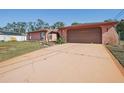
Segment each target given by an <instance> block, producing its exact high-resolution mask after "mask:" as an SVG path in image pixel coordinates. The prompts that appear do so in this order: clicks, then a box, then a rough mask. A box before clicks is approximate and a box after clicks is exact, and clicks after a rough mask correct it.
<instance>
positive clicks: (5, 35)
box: [0, 31, 26, 41]
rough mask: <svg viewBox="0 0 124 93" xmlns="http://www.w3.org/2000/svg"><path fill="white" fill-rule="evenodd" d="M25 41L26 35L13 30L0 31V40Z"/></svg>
mask: <svg viewBox="0 0 124 93" xmlns="http://www.w3.org/2000/svg"><path fill="white" fill-rule="evenodd" d="M12 40H14V41H25V40H26V35H21V34H19V33H14V32H6V31H0V41H12Z"/></svg>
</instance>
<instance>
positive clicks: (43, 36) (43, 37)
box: [40, 32, 46, 40]
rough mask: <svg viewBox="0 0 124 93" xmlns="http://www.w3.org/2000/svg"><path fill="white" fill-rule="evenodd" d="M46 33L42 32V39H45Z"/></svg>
mask: <svg viewBox="0 0 124 93" xmlns="http://www.w3.org/2000/svg"><path fill="white" fill-rule="evenodd" d="M45 34H46V33H45V32H41V33H40V39H41V40H45Z"/></svg>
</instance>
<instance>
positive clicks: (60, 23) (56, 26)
mask: <svg viewBox="0 0 124 93" xmlns="http://www.w3.org/2000/svg"><path fill="white" fill-rule="evenodd" d="M64 26H65V24H64V23H63V22H60V21H58V22H56V23H54V25H53V26H52V28H54V29H56V28H60V27H64Z"/></svg>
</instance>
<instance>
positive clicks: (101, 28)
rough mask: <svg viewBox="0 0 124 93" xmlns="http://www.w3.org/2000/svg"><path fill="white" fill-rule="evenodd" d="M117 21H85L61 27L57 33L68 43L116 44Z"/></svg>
mask: <svg viewBox="0 0 124 93" xmlns="http://www.w3.org/2000/svg"><path fill="white" fill-rule="evenodd" d="M116 24H117V22H98V23H85V24H80V25H73V26H67V27H62V28H60V29H59V31H58V32H59V34H60V36H62V37H63V38H64V40H65V42H68V43H99V44H118V40H119V37H118V34H117V32H116V30H115V26H116Z"/></svg>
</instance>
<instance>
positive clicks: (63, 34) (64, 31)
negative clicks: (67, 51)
mask: <svg viewBox="0 0 124 93" xmlns="http://www.w3.org/2000/svg"><path fill="white" fill-rule="evenodd" d="M59 34H60V36H61V37H63V38H64V41H65V42H67V30H66V29H65V30H60V31H59Z"/></svg>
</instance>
